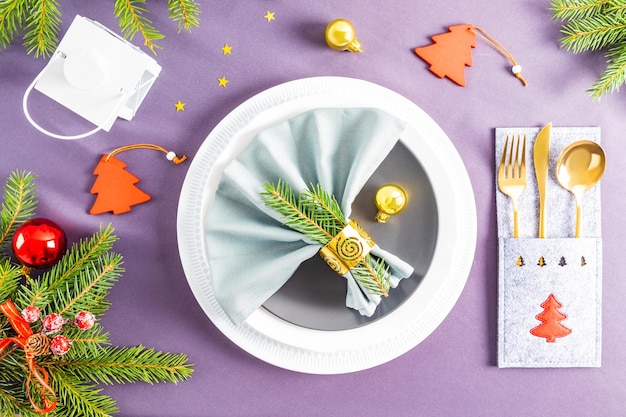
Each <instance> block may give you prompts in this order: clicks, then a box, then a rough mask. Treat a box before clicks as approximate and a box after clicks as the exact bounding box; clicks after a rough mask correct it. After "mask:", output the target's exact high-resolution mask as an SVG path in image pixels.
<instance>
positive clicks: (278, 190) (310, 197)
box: [261, 180, 391, 296]
mask: <svg viewBox="0 0 626 417" xmlns="http://www.w3.org/2000/svg"><path fill="white" fill-rule="evenodd" d="M261 198H262V199H263V201H264V202H265V204H266V205H267V206H268V207H270V208H273V209H274V210H276V211H277V212H278V213H279V214H281V215H282V216H283V218H282V221H283V224H284V225H285V226H287V227H290V228H292V229H294V230H296V231H298V232H300V233H302V234H303V235H305V236H306V237H308V238H309V239H311V240H313V241H315V242H317V243H319V244H320V245H322V246H326V245H327V244H328V243H329V242H330V241H331V240H332V239H333V238H334V237H335V236H336V235H337V234H339V233H340V232H341V231H342V230H343V229H344V228H345V227H346V225H347V224H348V221H347V219H346V217H345V216H344V214H343V212H342V211H341V207H340V205H339V203H338V202H337V200H336V199H335V197H334V196H333V195H330V194H329V193H328V192H326V191H325V190H324V188H323V187H322V186H321V185H319V184H318V185H314V184H311V185H310V188H308V189H304V190H302V191H300V193H299V194H298V196H296V195H295V194H294V192H293V190H292V189H291V187H290V186H289V185H288V184H287V183H285V182H284V181H282V180H279V181H278V183H277V185H273V184H271V183H266V184H265V186H264V191H263V192H261ZM350 271H351V273H352V276H353V277H354V279H355V280H356V281H357V282H358V283H359V284H360V285H361V287H362V288H363V289H364V290H365V291H367V292H368V293H370V294H377V295H383V296H387V295H388V292H389V287H390V280H391V275H390V273H389V268H388V265H387V264H386V263H385V261H384V260H383V259H374V257H372V256H369V255H368V256H366V257H365V259H364V261H363V262H360V263H359V264H357V265H356V266H355V267H353V268H352V269H351V270H350Z"/></svg>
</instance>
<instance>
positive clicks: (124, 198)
mask: <svg viewBox="0 0 626 417" xmlns="http://www.w3.org/2000/svg"><path fill="white" fill-rule="evenodd" d="M125 168H126V164H125V163H124V162H122V161H120V160H119V159H116V158H114V157H112V156H110V157H109V156H107V155H104V156H103V157H102V159H100V162H99V163H98V166H96V169H95V170H94V171H93V173H94V174H95V175H97V176H98V178H96V181H95V182H94V184H93V187H91V191H90V192H91V194H98V196H97V197H96V201H95V202H94V204H93V207H91V210H90V211H89V213H91V214H100V213H105V212H108V211H112V212H113V213H114V214H121V213H126V212H128V211H130V207H131V206H133V205H136V204H140V203H145V202H146V201H148V200H150V198H151V197H150V194H147V193H145V192H143V191H141V190H140V189H139V188H138V187H137V186H136V185H135V184H136V183H138V182H139V178H137V177H136V176H134V175H133V174H131V173H130V172H128V171H126V170H125Z"/></svg>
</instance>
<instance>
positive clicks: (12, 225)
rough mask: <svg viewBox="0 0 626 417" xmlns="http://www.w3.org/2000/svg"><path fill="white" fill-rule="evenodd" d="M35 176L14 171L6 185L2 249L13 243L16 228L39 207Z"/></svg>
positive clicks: (0, 232)
mask: <svg viewBox="0 0 626 417" xmlns="http://www.w3.org/2000/svg"><path fill="white" fill-rule="evenodd" d="M35 186H36V185H35V176H34V175H33V174H31V173H30V172H24V171H14V172H12V173H11V175H9V177H8V178H7V180H6V183H5V185H4V199H3V201H2V213H1V214H0V249H2V250H6V249H7V248H8V247H9V246H10V245H11V237H12V236H13V234H14V233H15V230H17V228H18V227H19V226H20V225H21V224H22V223H24V222H25V221H26V220H28V219H30V218H31V217H32V216H33V213H34V212H35V209H36V208H37V191H36V188H35Z"/></svg>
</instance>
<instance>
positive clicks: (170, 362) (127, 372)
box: [44, 346, 192, 384]
mask: <svg viewBox="0 0 626 417" xmlns="http://www.w3.org/2000/svg"><path fill="white" fill-rule="evenodd" d="M44 364H45V365H48V366H50V367H51V369H60V370H63V372H67V373H71V374H72V375H74V376H76V377H78V378H79V379H90V380H93V381H97V382H100V383H104V384H113V383H118V384H124V383H128V382H138V381H142V382H147V383H149V384H154V383H157V382H161V381H169V382H173V383H177V382H178V381H183V380H186V379H187V378H189V376H190V375H191V373H192V369H191V366H190V365H189V364H188V363H187V355H184V354H178V355H176V354H169V353H163V352H157V351H155V350H154V349H147V348H145V347H143V346H133V347H122V348H120V347H105V348H103V351H102V353H101V354H99V355H98V356H95V357H89V358H87V357H68V358H62V359H60V360H58V361H54V362H52V361H51V362H48V363H44Z"/></svg>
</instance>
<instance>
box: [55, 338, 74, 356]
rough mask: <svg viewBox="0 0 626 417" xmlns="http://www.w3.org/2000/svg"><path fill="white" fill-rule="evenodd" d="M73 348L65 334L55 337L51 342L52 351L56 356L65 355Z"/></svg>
mask: <svg viewBox="0 0 626 417" xmlns="http://www.w3.org/2000/svg"><path fill="white" fill-rule="evenodd" d="M71 346H72V342H71V341H70V339H68V338H67V336H65V335H63V334H60V335H58V336H54V337H53V338H52V340H51V341H50V350H51V351H52V353H54V354H55V355H65V354H66V353H67V352H68V351H69V350H70V347H71Z"/></svg>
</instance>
